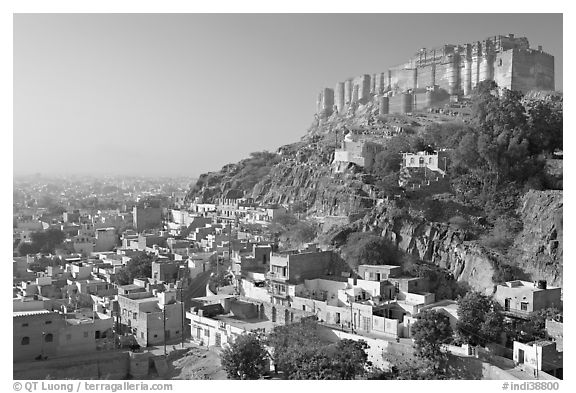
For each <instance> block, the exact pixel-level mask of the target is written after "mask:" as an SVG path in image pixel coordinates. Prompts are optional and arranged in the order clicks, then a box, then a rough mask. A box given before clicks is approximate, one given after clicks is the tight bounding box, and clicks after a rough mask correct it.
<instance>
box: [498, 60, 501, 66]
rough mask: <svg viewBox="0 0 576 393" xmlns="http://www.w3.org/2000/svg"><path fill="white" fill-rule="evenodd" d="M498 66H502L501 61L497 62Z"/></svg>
mask: <svg viewBox="0 0 576 393" xmlns="http://www.w3.org/2000/svg"><path fill="white" fill-rule="evenodd" d="M498 66H499V67H501V66H502V59H499V60H498Z"/></svg>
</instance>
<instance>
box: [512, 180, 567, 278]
mask: <svg viewBox="0 0 576 393" xmlns="http://www.w3.org/2000/svg"><path fill="white" fill-rule="evenodd" d="M562 212H563V198H562V191H561V190H548V191H533V190H531V191H528V192H527V193H526V194H525V195H524V196H523V197H522V199H521V201H520V206H519V208H518V214H519V215H520V217H521V219H522V222H523V224H524V226H523V230H522V231H521V232H520V234H519V235H518V237H517V238H516V240H515V242H514V245H513V247H511V251H510V253H511V255H513V257H514V260H515V262H516V264H517V265H518V266H520V267H521V268H522V269H523V270H524V271H525V272H527V273H529V274H531V275H532V279H533V280H547V281H548V283H550V284H552V285H560V286H561V285H562V258H563V241H562V239H563V218H562V217H563V214H562Z"/></svg>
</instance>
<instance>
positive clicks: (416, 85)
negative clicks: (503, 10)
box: [317, 34, 554, 117]
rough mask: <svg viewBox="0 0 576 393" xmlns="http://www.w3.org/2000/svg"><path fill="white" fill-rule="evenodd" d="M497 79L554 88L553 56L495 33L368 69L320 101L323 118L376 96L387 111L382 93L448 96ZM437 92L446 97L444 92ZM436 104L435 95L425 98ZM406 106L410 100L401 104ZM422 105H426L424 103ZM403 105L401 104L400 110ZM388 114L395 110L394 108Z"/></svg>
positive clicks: (506, 84) (524, 87)
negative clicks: (383, 68)
mask: <svg viewBox="0 0 576 393" xmlns="http://www.w3.org/2000/svg"><path fill="white" fill-rule="evenodd" d="M485 80H494V81H496V83H498V86H500V87H502V88H508V89H510V90H518V91H522V92H527V91H529V90H554V56H553V55H551V54H549V53H546V52H544V51H543V50H542V46H538V49H533V48H530V42H529V41H528V38H527V37H515V35H514V34H508V35H495V36H491V37H487V38H485V39H483V40H481V41H476V42H473V43H466V44H443V45H440V46H437V47H434V48H431V49H428V48H421V49H419V50H418V51H417V52H416V53H415V54H414V56H412V57H411V58H410V59H408V61H407V62H405V63H401V64H398V65H396V66H393V67H390V68H389V69H388V70H386V71H384V72H380V73H377V74H372V75H368V74H364V75H361V76H358V77H355V78H348V79H347V80H345V81H344V82H338V83H337V84H336V87H335V89H329V88H325V89H323V90H322V92H321V93H320V96H319V98H318V102H317V113H318V115H320V116H321V117H326V116H330V115H332V114H333V113H338V114H346V113H348V114H349V113H350V112H351V111H352V112H353V111H354V110H355V108H356V107H357V106H358V105H362V104H366V103H367V102H370V101H372V100H375V101H376V102H377V103H379V105H380V107H381V109H383V110H381V111H380V112H382V113H387V110H386V105H385V104H386V103H388V101H386V100H384V101H383V100H382V98H385V97H387V98H390V99H393V97H394V96H397V95H398V94H401V93H406V92H418V91H419V92H424V91H426V90H429V89H430V88H434V89H435V90H438V91H439V92H440V93H442V91H444V93H443V94H444V95H446V96H469V95H470V93H471V92H472V90H473V89H474V87H476V86H477V85H478V83H480V82H482V81H485ZM439 96H442V94H440V95H439ZM427 103H428V104H433V103H434V102H433V100H427ZM402 108H404V109H403V110H404V111H405V110H406V108H407V107H406V105H404V106H402ZM420 109H425V107H421V108H420ZM398 110H400V109H398ZM389 113H395V111H394V110H393V109H392V108H391V109H390V112H389Z"/></svg>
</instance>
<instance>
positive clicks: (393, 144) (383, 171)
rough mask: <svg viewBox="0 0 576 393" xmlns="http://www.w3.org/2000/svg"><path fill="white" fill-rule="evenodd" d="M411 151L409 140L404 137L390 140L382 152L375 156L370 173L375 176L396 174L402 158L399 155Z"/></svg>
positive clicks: (399, 136)
mask: <svg viewBox="0 0 576 393" xmlns="http://www.w3.org/2000/svg"><path fill="white" fill-rule="evenodd" d="M410 150H411V144H410V140H409V139H408V138H407V137H406V136H404V135H397V136H393V137H392V138H390V140H389V141H388V143H387V144H386V145H385V146H384V148H383V150H382V151H381V152H379V153H378V154H376V157H375V158H374V165H373V166H372V171H373V172H374V173H375V174H380V175H388V174H390V173H398V171H399V170H400V162H401V160H402V156H401V154H400V153H402V152H408V151H410Z"/></svg>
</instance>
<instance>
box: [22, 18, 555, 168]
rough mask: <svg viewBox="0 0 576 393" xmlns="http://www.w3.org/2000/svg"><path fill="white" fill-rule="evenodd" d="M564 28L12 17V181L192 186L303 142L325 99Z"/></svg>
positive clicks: (536, 22) (544, 40)
mask: <svg viewBox="0 0 576 393" xmlns="http://www.w3.org/2000/svg"><path fill="white" fill-rule="evenodd" d="M508 33H514V34H516V35H517V36H526V37H528V39H529V41H530V45H531V46H532V47H534V48H536V47H537V46H538V45H542V46H543V49H544V51H546V52H548V53H550V54H552V55H554V56H555V65H556V88H557V89H562V15H561V14H545V15H542V14H427V15H421V14H420V15H419V14H273V15H270V14H234V15H231V14H17V15H15V16H14V173H15V174H21V173H34V172H42V173H63V172H68V173H86V172H90V173H94V174H101V173H117V174H142V175H171V174H173V175H190V176H197V175H199V174H200V173H203V172H207V171H213V170H218V169H219V168H220V167H221V166H222V165H224V164H227V163H230V162H236V161H238V160H240V159H242V158H244V157H246V156H248V154H249V153H250V152H254V151H261V150H270V151H274V150H276V149H277V148H278V147H279V146H281V145H283V144H286V143H290V142H294V141H297V140H299V139H300V137H302V136H303V135H304V134H305V132H306V129H307V128H308V126H309V125H310V124H311V122H312V120H313V115H314V111H315V105H316V103H315V101H316V96H317V94H318V92H319V91H320V89H321V88H322V87H324V86H326V87H334V85H335V84H336V82H338V81H343V80H344V79H346V78H348V77H353V76H357V75H360V74H364V73H368V74H372V73H377V72H382V71H385V70H386V69H387V68H388V67H390V66H393V65H396V64H398V63H401V62H404V61H406V60H407V59H408V58H409V57H410V56H412V55H413V54H414V53H415V52H416V51H417V50H418V49H419V48H422V47H434V46H438V45H441V44H443V43H454V44H459V43H460V44H461V43H467V42H472V41H477V40H481V39H484V38H486V37H488V36H491V35H497V34H508Z"/></svg>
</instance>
